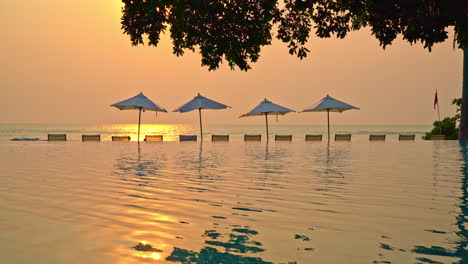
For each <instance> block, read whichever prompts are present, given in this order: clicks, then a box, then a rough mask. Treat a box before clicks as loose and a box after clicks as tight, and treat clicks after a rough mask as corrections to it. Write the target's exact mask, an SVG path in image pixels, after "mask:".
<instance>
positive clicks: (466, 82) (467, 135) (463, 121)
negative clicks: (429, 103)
mask: <svg viewBox="0 0 468 264" xmlns="http://www.w3.org/2000/svg"><path fill="white" fill-rule="evenodd" d="M459 139H460V140H468V50H467V49H466V48H465V49H464V50H463V92H462V105H461V118H460V136H459Z"/></svg>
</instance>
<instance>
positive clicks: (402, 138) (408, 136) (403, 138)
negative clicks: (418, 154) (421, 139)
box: [398, 135, 414, 141]
mask: <svg viewBox="0 0 468 264" xmlns="http://www.w3.org/2000/svg"><path fill="white" fill-rule="evenodd" d="M398 140H403V141H408V140H413V141H414V135H399V136H398Z"/></svg>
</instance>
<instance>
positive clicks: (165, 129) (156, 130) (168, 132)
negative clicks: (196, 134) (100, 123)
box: [103, 124, 193, 141]
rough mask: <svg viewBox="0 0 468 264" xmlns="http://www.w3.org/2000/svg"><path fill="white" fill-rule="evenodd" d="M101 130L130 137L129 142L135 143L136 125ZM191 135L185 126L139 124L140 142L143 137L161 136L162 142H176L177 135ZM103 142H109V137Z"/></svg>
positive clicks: (136, 135)
mask: <svg viewBox="0 0 468 264" xmlns="http://www.w3.org/2000/svg"><path fill="white" fill-rule="evenodd" d="M103 130H105V131H113V132H114V134H112V135H114V136H130V137H131V141H137V138H138V124H113V125H105V126H104V128H103ZM188 133H193V128H192V126H191V125H185V124H141V126H140V141H143V140H144V138H145V135H163V137H164V139H163V140H164V141H178V140H179V135H184V134H188ZM104 140H110V136H109V137H108V138H105V139H104Z"/></svg>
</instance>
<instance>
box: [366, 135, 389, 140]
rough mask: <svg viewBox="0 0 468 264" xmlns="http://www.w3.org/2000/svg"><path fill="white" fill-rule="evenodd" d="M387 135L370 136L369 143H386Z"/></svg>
mask: <svg viewBox="0 0 468 264" xmlns="http://www.w3.org/2000/svg"><path fill="white" fill-rule="evenodd" d="M385 137H386V135H372V134H371V135H369V141H385Z"/></svg>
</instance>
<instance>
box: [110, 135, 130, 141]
mask: <svg viewBox="0 0 468 264" xmlns="http://www.w3.org/2000/svg"><path fill="white" fill-rule="evenodd" d="M112 141H130V136H112Z"/></svg>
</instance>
